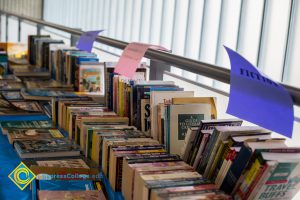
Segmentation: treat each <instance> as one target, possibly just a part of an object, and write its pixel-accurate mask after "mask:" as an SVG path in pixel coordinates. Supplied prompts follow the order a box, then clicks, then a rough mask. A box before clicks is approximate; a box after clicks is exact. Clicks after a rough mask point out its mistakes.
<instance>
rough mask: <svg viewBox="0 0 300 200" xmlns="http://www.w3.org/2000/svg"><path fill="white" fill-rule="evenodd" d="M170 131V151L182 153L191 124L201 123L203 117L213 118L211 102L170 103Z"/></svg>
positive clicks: (168, 134)
mask: <svg viewBox="0 0 300 200" xmlns="http://www.w3.org/2000/svg"><path fill="white" fill-rule="evenodd" d="M169 116H170V124H169V126H170V133H167V138H168V140H167V143H168V144H169V147H170V149H169V151H170V153H173V154H180V152H181V147H182V146H183V145H184V139H185V134H186V132H187V130H188V127H190V126H196V125H199V124H200V121H201V120H203V119H210V118H211V105H210V104H185V105H170V115H169Z"/></svg>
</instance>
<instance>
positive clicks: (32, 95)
mask: <svg viewBox="0 0 300 200" xmlns="http://www.w3.org/2000/svg"><path fill="white" fill-rule="evenodd" d="M21 95H22V96H23V98H24V99H26V100H46V101H51V99H52V98H53V97H60V98H74V97H78V95H77V94H76V93H74V92H63V91H46V90H39V89H31V90H28V89H27V90H22V91H21Z"/></svg>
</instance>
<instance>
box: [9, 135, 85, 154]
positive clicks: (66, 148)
mask: <svg viewBox="0 0 300 200" xmlns="http://www.w3.org/2000/svg"><path fill="white" fill-rule="evenodd" d="M14 147H15V149H16V151H17V153H18V155H19V156H20V157H21V158H38V157H64V156H79V155H80V149H79V147H78V146H77V145H75V144H73V143H72V142H71V141H69V140H67V139H48V140H23V141H16V142H14Z"/></svg>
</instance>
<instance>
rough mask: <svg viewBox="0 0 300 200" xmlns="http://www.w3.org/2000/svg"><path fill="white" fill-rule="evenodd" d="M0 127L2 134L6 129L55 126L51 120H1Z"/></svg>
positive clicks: (4, 133) (5, 132)
mask: <svg viewBox="0 0 300 200" xmlns="http://www.w3.org/2000/svg"><path fill="white" fill-rule="evenodd" d="M0 128H1V132H2V134H3V135H6V134H7V129H10V128H14V129H27V128H28V129H29V128H33V129H39V128H55V125H54V124H53V122H52V121H51V120H45V121H3V122H0Z"/></svg>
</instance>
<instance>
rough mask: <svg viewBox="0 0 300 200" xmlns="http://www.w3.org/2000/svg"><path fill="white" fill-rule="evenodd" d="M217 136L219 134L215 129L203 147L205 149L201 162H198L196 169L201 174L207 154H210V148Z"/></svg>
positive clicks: (207, 157) (206, 161)
mask: <svg viewBox="0 0 300 200" xmlns="http://www.w3.org/2000/svg"><path fill="white" fill-rule="evenodd" d="M218 136H219V133H218V132H217V131H214V133H213V134H212V136H211V137H210V139H209V142H208V144H207V147H206V148H205V151H204V153H203V157H202V159H201V162H200V164H199V167H198V169H197V171H198V172H199V173H200V174H203V173H204V171H205V168H206V165H207V163H208V159H209V156H210V155H211V151H212V148H213V146H214V145H215V142H216V140H217V138H218Z"/></svg>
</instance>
